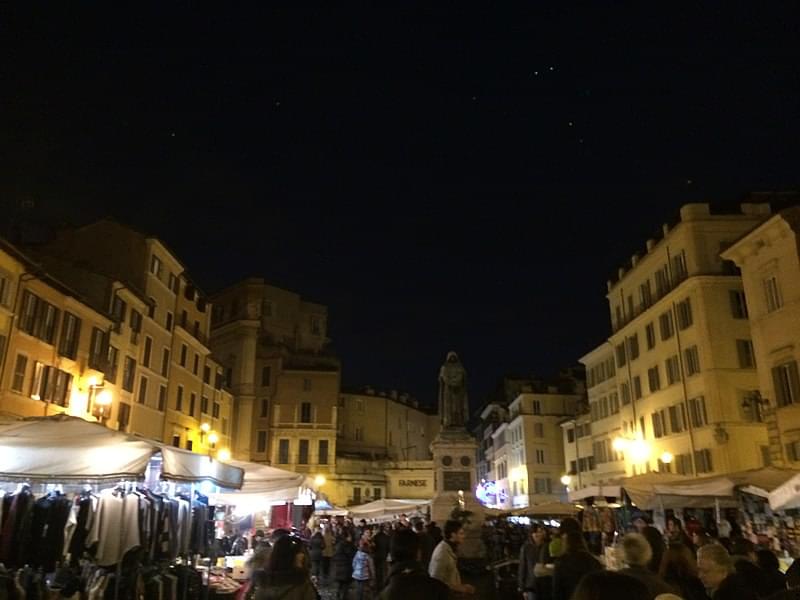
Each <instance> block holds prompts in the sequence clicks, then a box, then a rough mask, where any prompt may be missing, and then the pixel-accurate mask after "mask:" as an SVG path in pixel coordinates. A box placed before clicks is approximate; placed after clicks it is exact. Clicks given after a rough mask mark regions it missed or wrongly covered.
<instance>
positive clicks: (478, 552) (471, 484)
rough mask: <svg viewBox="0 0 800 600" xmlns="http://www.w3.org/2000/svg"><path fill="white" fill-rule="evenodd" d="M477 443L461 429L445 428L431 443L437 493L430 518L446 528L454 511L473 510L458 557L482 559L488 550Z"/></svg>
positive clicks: (432, 503)
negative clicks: (478, 494)
mask: <svg viewBox="0 0 800 600" xmlns="http://www.w3.org/2000/svg"><path fill="white" fill-rule="evenodd" d="M477 450H478V442H476V441H475V439H474V438H473V437H472V436H471V435H469V434H468V433H467V432H466V430H464V429H462V428H452V429H450V428H445V429H442V431H441V432H440V433H439V435H438V436H436V439H435V440H433V442H432V443H431V452H432V453H433V472H434V496H433V500H432V501H431V519H432V520H433V521H436V523H437V524H438V525H439V527H441V528H442V529H443V528H444V523H445V521H447V520H449V519H451V518H453V517H452V515H453V512H454V511H466V512H470V513H472V514H471V515H469V516H468V517H467V519H468V523H467V525H466V527H465V529H466V540H465V541H464V544H462V546H461V547H460V548H459V556H462V557H464V558H482V557H484V556H485V554H486V550H485V548H484V545H483V543H482V541H481V527H482V526H483V522H484V519H485V513H484V510H483V506H482V505H481V504H480V503H479V502H478V501H477V499H476V498H475V486H476V484H477V481H476V476H477V474H476V470H475V461H476V459H477Z"/></svg>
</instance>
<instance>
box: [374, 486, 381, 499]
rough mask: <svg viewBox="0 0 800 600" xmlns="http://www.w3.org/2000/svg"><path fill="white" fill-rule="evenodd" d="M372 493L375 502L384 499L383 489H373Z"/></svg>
mask: <svg viewBox="0 0 800 600" xmlns="http://www.w3.org/2000/svg"><path fill="white" fill-rule="evenodd" d="M372 492H373V495H372V499H373V500H380V499H381V498H383V491H382V490H381V488H373V489H372Z"/></svg>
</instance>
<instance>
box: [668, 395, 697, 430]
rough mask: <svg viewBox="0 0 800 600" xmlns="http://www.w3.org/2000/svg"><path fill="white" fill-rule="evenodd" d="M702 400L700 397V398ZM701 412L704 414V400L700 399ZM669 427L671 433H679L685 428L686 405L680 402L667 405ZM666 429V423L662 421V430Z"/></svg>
mask: <svg viewBox="0 0 800 600" xmlns="http://www.w3.org/2000/svg"><path fill="white" fill-rule="evenodd" d="M701 400H702V399H701ZM702 402H703V404H702V412H703V414H705V410H706V409H705V406H706V405H705V401H704V400H703V401H702ZM668 413H669V427H670V431H671V432H672V433H680V432H681V431H685V430H686V407H685V406H684V405H683V404H682V403H681V404H674V405H672V406H670V407H669V409H668ZM666 430H667V423H666V422H664V431H665V432H666Z"/></svg>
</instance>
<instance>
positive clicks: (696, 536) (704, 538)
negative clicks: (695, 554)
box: [692, 527, 714, 549]
mask: <svg viewBox="0 0 800 600" xmlns="http://www.w3.org/2000/svg"><path fill="white" fill-rule="evenodd" d="M713 543H714V540H713V539H711V536H710V535H708V532H707V531H706V530H705V529H703V528H702V527H700V528H698V529H695V530H694V531H693V532H692V544H693V545H694V547H695V549H697V548H701V547H702V546H705V545H706V544H713Z"/></svg>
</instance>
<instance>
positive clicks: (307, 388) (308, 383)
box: [303, 379, 311, 392]
mask: <svg viewBox="0 0 800 600" xmlns="http://www.w3.org/2000/svg"><path fill="white" fill-rule="evenodd" d="M303 391H304V392H310V391H311V380H310V379H303Z"/></svg>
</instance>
